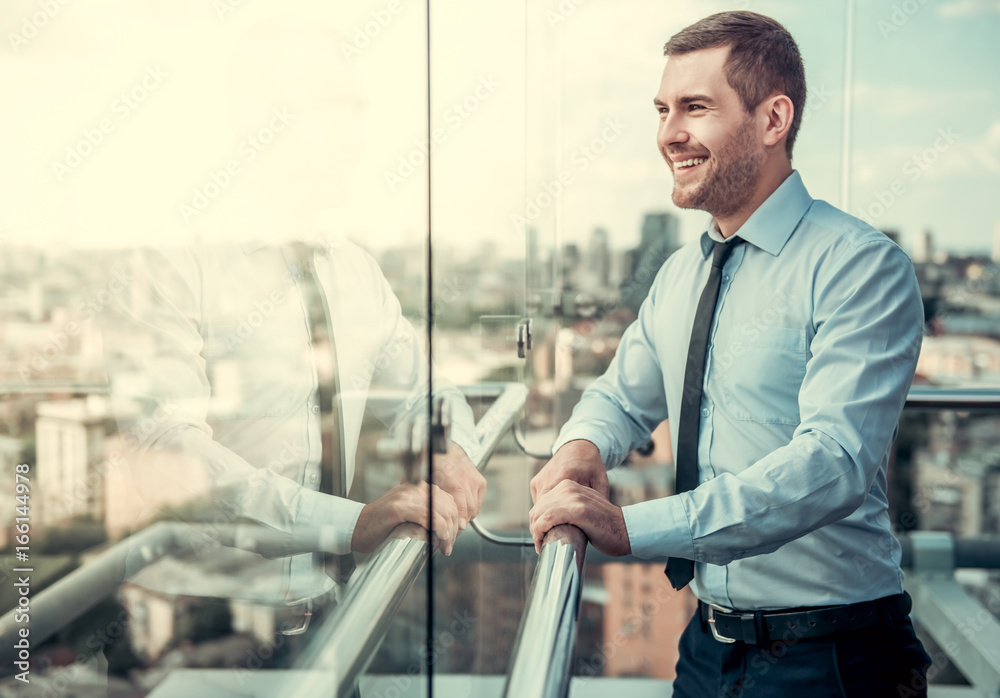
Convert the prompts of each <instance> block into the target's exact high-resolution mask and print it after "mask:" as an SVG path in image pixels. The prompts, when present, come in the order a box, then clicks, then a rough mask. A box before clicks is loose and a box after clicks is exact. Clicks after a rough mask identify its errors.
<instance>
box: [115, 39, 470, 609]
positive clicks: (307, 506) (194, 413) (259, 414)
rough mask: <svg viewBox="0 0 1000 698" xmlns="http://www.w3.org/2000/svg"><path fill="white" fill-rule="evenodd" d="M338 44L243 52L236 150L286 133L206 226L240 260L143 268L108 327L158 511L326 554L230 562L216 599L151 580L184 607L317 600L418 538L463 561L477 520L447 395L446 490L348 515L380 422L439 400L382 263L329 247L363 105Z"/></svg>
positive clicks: (440, 471)
mask: <svg viewBox="0 0 1000 698" xmlns="http://www.w3.org/2000/svg"><path fill="white" fill-rule="evenodd" d="M337 39H338V37H337V36H336V35H332V34H329V33H327V32H325V31H324V30H322V29H316V28H312V27H308V26H305V25H299V24H296V23H295V22H292V21H275V22H269V23H268V24H267V25H266V26H261V27H259V28H256V29H254V30H253V31H251V32H249V33H248V34H247V35H246V36H244V38H243V40H242V41H241V43H240V45H239V46H238V47H237V50H236V52H235V55H234V58H233V61H232V64H231V66H230V75H229V88H230V92H231V94H230V100H229V101H230V103H231V105H232V107H233V109H232V113H233V118H234V121H235V123H236V126H237V129H238V134H239V137H240V138H242V137H243V135H245V134H248V133H258V131H259V129H261V128H262V127H264V126H268V125H273V127H274V128H273V129H272V130H273V131H274V133H272V134H271V136H270V137H269V138H268V139H267V142H264V140H263V139H258V141H256V143H258V144H259V145H253V144H251V145H250V146H249V147H250V150H252V151H253V156H252V157H251V156H250V155H249V152H250V150H248V151H247V155H246V156H245V157H241V160H240V166H241V167H240V170H239V172H238V174H236V175H233V177H232V183H231V184H230V187H229V189H227V190H226V191H225V192H223V193H222V194H221V195H220V196H219V197H218V199H219V200H218V202H217V207H218V208H217V209H216V210H214V211H208V210H206V211H205V212H204V216H203V217H200V218H199V219H198V220H199V223H200V222H201V221H203V220H206V221H207V220H210V219H213V218H214V222H215V227H216V229H217V230H216V231H213V235H214V234H216V233H217V234H220V236H221V235H229V236H236V237H238V238H239V240H238V241H237V240H229V241H220V242H211V243H198V244H194V245H188V246H184V247H178V248H173V249H171V248H166V247H162V246H161V247H160V249H157V250H143V251H141V252H137V253H135V254H133V255H132V257H131V265H130V266H131V269H130V274H131V277H132V278H133V283H132V284H131V285H130V286H129V289H128V292H127V293H126V294H122V296H121V298H120V303H119V304H118V307H117V311H118V312H117V317H116V318H115V319H114V321H112V322H110V323H109V327H108V330H107V336H106V353H107V354H108V357H109V375H110V378H111V381H112V391H113V396H114V399H115V401H116V403H117V408H118V411H119V418H120V420H121V421H122V422H123V423H128V424H129V425H130V426H129V429H130V431H129V433H130V434H132V435H134V436H136V437H137V438H136V441H137V442H138V444H139V446H140V448H139V449H138V451H139V452H138V453H136V454H135V458H136V463H135V467H134V471H135V478H136V480H137V483H138V485H139V488H140V490H141V491H142V492H143V494H144V496H145V497H146V500H147V504H148V505H149V506H153V507H156V506H157V505H160V504H171V505H173V506H175V507H176V506H177V505H179V504H183V505H185V506H187V507H188V508H190V507H192V506H196V505H197V503H198V502H209V501H211V512H212V516H211V517H209V523H210V524H211V525H212V526H215V527H216V528H225V527H226V526H228V525H229V524H231V523H235V522H236V521H240V520H244V519H251V520H253V521H255V522H258V523H260V524H263V525H264V526H266V527H267V528H269V529H272V530H273V532H275V533H277V534H281V535H282V536H284V538H280V540H284V541H285V543H284V544H283V547H282V549H281V550H278V551H277V553H275V551H273V550H269V551H268V554H280V553H281V552H282V551H283V552H286V553H304V552H311V553H315V555H310V554H300V555H293V556H290V557H285V558H283V559H282V560H281V561H280V562H279V563H275V564H273V565H270V566H268V565H264V564H262V562H263V561H262V560H261V559H260V558H257V557H256V556H254V555H252V554H250V553H246V554H243V555H242V557H241V553H240V551H231V550H221V549H218V548H216V549H214V553H213V554H215V555H218V556H221V557H227V556H228V557H233V556H235V557H234V559H236V560H238V562H234V563H233V565H234V566H233V567H231V568H230V572H229V573H228V574H227V575H226V576H227V579H226V580H223V581H220V582H219V584H220V588H219V589H216V590H212V589H206V588H203V581H204V580H198V579H182V578H177V579H174V580H166V579H148V580H147V581H148V582H149V583H151V584H152V585H160V586H163V587H166V588H167V590H169V591H173V592H179V593H191V594H204V595H208V596H220V597H225V596H242V597H244V598H247V597H249V598H262V599H268V598H274V595H275V594H283V595H284V596H285V597H287V598H296V599H297V598H303V597H311V596H316V595H317V594H319V593H321V592H322V591H323V590H324V589H325V588H326V587H328V586H329V581H328V580H327V575H330V576H333V577H334V578H336V576H337V574H335V570H332V569H331V567H332V566H333V565H334V564H336V562H337V561H336V560H335V559H334V558H332V557H331V556H332V555H340V556H343V555H345V554H349V553H350V552H351V551H361V552H367V551H371V550H373V549H374V548H375V547H376V546H377V545H378V544H379V543H380V542H381V541H382V540H384V539H385V538H386V536H387V535H388V534H389V533H390V532H391V531H392V530H393V528H395V527H396V526H397V525H398V524H400V523H404V522H413V523H416V524H419V525H421V526H424V527H425V528H429V529H433V530H434V531H435V533H436V534H437V536H438V537H439V538H440V540H441V544H442V547H443V548H444V551H445V552H446V553H447V552H450V549H451V546H452V544H453V542H454V539H455V536H456V535H457V534H458V533H459V532H460V531H461V530H462V529H463V528H464V527H465V526H466V525H467V523H468V521H469V520H470V519H471V518H472V517H474V516H475V515H476V514H477V513H478V511H479V508H480V506H481V504H482V500H483V495H484V491H485V480H484V479H483V477H482V476H481V475H480V474H479V472H478V471H477V470H476V469H475V467H474V466H473V464H472V463H471V461H470V460H469V457H468V455H467V453H469V454H471V453H474V451H475V449H476V448H477V442H476V439H475V436H474V431H473V428H472V414H471V410H470V409H469V407H468V405H467V404H466V403H465V402H464V400H463V399H462V397H461V394H460V393H459V392H458V391H457V390H456V389H454V388H449V387H446V386H445V387H442V386H438V385H435V389H434V391H433V392H434V393H435V394H436V395H440V396H443V397H446V398H448V401H449V404H450V405H451V410H452V442H451V443H450V444H448V450H447V453H446V454H444V455H442V456H441V457H439V458H438V459H437V460H435V483H436V484H434V485H428V484H427V483H426V482H417V483H416V484H402V485H399V486H396V487H393V488H392V489H390V490H389V491H388V492H387V493H386V494H385V495H383V496H382V497H379V498H378V499H376V500H375V501H373V502H371V503H370V504H366V505H362V504H361V503H358V502H353V501H351V500H349V499H347V498H346V496H345V495H346V494H347V492H348V491H349V489H350V485H351V482H352V480H353V479H354V471H355V452H356V450H357V446H358V439H359V435H360V434H361V431H362V417H363V414H364V412H365V410H366V408H367V409H369V410H370V411H371V412H373V413H374V414H375V415H376V416H377V417H379V418H380V419H381V420H382V421H384V422H385V423H387V424H394V423H399V422H401V421H404V420H405V419H406V418H407V417H409V416H412V415H417V416H418V417H419V416H423V415H425V414H426V413H427V400H428V399H429V393H430V392H431V390H430V388H429V386H428V385H427V376H428V367H427V361H426V358H425V357H424V356H423V354H422V351H421V348H420V342H419V340H418V337H417V335H416V333H415V332H414V329H413V327H412V326H411V325H410V323H409V322H408V321H407V320H406V319H405V318H404V317H403V316H402V314H401V311H400V305H399V302H398V301H397V299H396V297H395V295H394V294H393V292H392V291H391V289H390V288H389V286H388V284H387V282H386V280H385V279H384V277H383V276H382V273H381V271H380V270H379V268H378V266H377V265H376V264H375V262H374V260H373V259H372V258H371V257H370V256H369V255H368V254H367V253H365V252H364V251H362V250H361V249H360V248H358V247H357V246H356V245H353V244H351V243H349V242H347V241H346V240H343V239H342V238H339V237H335V236H325V237H324V236H320V235H318V234H317V232H316V231H317V214H318V213H319V212H320V211H322V210H324V209H328V208H330V207H331V206H333V205H335V204H337V203H339V202H340V201H341V200H342V199H343V198H344V195H345V192H346V188H347V186H348V174H349V172H350V170H351V169H352V168H353V165H354V164H355V161H356V160H357V143H356V140H355V139H356V138H357V126H358V120H359V115H360V109H359V104H361V95H360V90H359V87H358V86H357V85H356V84H355V83H356V79H355V77H354V76H353V74H352V72H351V71H350V70H349V68H348V67H347V66H346V65H345V64H344V63H343V62H342V60H341V58H340V57H339V56H338V53H337V48H336V47H337V46H338V45H339V41H338V40H337ZM279 126H280V127H281V128H280V132H279V128H278V127H279ZM240 152H241V153H242V152H243V148H242V147H241V149H240ZM205 227H208V225H207V224H205ZM397 477H398V476H397ZM397 481H398V479H397ZM431 489H433V490H434V492H433V494H434V496H433V498H432V500H431V501H433V511H429V510H428V502H429V496H428V495H429V491H430V490H431ZM194 517H195V518H203V517H199V515H198V514H197V513H195V514H194ZM236 543H237V545H239V543H240V541H239V540H237V541H236ZM324 554H326V555H324ZM340 562H343V559H342V558H341V559H340ZM278 566H280V567H281V568H283V569H281V570H279V569H277V567H278ZM324 566H325V572H326V573H327V575H324V574H321V573H320V572H319V568H320V567H324ZM349 569H350V567H349V566H348V567H346V570H345V569H343V568H342V569H341V570H340V576H341V581H343V576H344V574H343V573H344V572H349ZM247 570H255V571H257V572H260V573H259V574H258V573H257V572H251V573H248V572H247ZM261 570H263V572H261ZM227 585H228V586H227Z"/></svg>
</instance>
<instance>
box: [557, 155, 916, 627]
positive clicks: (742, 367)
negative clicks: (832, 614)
mask: <svg viewBox="0 0 1000 698" xmlns="http://www.w3.org/2000/svg"><path fill="white" fill-rule="evenodd" d="M736 234H737V235H739V236H740V237H741V238H743V239H744V240H745V244H741V245H739V247H737V248H736V249H735V250H734V251H733V254H732V255H731V256H730V258H729V260H728V261H727V263H726V265H725V267H724V269H723V276H722V287H721V290H720V293H719V300H718V305H717V306H716V313H715V318H714V321H713V326H712V330H711V334H710V337H709V346H708V352H707V353H708V355H707V359H706V366H705V384H704V397H703V400H702V405H701V430H700V435H699V443H698V465H699V483H700V484H699V485H698V487H697V488H695V489H694V490H692V491H690V492H685V493H683V494H678V495H674V496H671V497H664V498H661V499H656V500H652V501H648V502H643V503H640V504H634V505H631V506H626V507H624V515H625V523H626V526H627V528H628V534H629V539H630V541H631V545H632V552H633V554H635V555H637V556H639V557H643V558H650V557H663V556H678V557H684V558H688V559H693V560H695V561H696V564H695V580H694V582H692V589H693V591H694V593H695V594H696V595H697V596H698V598H700V599H702V600H704V601H707V602H710V603H717V604H720V605H723V606H726V607H729V608H735V609H746V610H755V609H776V608H791V607H799V606H820V605H833V604H846V603H854V602H858V601H865V600H868V599H875V598H879V597H883V596H888V595H890V594H897V593H899V592H901V591H902V573H901V572H900V568H899V560H900V548H899V544H898V543H897V542H896V539H895V538H894V537H893V535H892V533H891V531H890V521H889V514H888V504H887V497H886V468H887V463H888V459H889V450H890V447H891V444H892V442H893V439H894V438H895V434H896V429H897V422H898V419H899V415H900V412H901V410H902V408H903V403H904V401H905V399H906V394H907V392H908V390H909V387H910V383H911V381H912V379H913V373H914V370H915V368H916V362H917V356H918V354H919V351H920V340H921V337H922V326H923V307H922V304H921V299H920V291H919V288H918V286H917V281H916V277H915V275H914V272H913V266H912V264H911V262H910V260H909V258H908V257H907V256H906V254H905V253H904V252H903V251H902V250H900V248H899V247H898V246H896V244H895V243H893V242H892V241H891V240H890V239H889V238H888V237H886V236H885V235H883V234H882V233H881V232H879V231H878V230H875V229H874V228H872V227H871V226H869V225H867V224H865V223H863V222H862V221H860V220H858V219H856V218H854V217H852V216H849V215H847V214H845V213H843V212H842V211H840V210H838V209H836V208H834V207H833V206H831V205H829V204H828V203H826V202H824V201H819V200H814V199H813V198H812V197H810V196H809V193H808V192H807V191H806V189H805V187H804V186H803V184H802V180H801V178H800V176H799V174H798V172H792V174H791V175H789V177H788V178H787V179H786V180H785V181H784V182H783V183H782V184H781V186H779V187H778V189H777V190H775V192H774V193H773V194H772V195H771V196H770V197H769V198H768V199H767V200H766V201H765V202H764V203H763V204H762V205H761V206H760V207H759V208H758V209H757V210H756V211H755V212H754V213H753V215H752V216H751V217H750V218H749V219H748V220H747V222H746V223H744V224H743V226H742V227H741V228H740V229H739V230H738V231H737V233H736ZM712 244H713V243H712V240H711V238H710V237H709V236H708V234H707V233H706V234H704V235H703V236H702V237H701V239H700V240H698V241H695V242H692V243H691V244H688V245H685V246H684V247H682V248H681V249H680V250H678V251H677V252H676V253H675V254H673V255H672V256H671V257H670V258H669V259H668V260H667V261H666V262H665V263H664V265H663V266H662V268H661V269H660V271H659V273H658V274H657V276H656V279H655V280H654V283H653V286H652V288H651V290H650V292H649V296H648V297H647V298H646V300H645V302H644V303H643V305H642V307H641V308H640V310H639V317H638V319H637V320H636V321H635V323H633V324H632V325H631V326H630V327H629V328H628V330H627V331H626V332H625V334H624V335H623V337H622V340H621V344H620V346H619V348H618V352H617V353H616V355H615V358H614V360H613V361H612V364H611V366H610V368H609V369H608V370H607V372H606V373H605V374H604V375H603V376H601V377H600V378H599V379H597V380H596V381H595V382H594V384H593V385H591V386H590V387H589V388H588V389H587V391H586V392H585V393H584V395H583V398H582V399H581V401H580V403H579V404H578V405H577V406H576V408H575V410H574V411H573V416H572V417H571V419H570V420H569V422H568V423H567V424H566V425H565V427H564V428H563V429H562V431H561V432H560V435H559V439H558V441H557V442H556V448H558V447H559V446H561V445H562V444H564V443H566V442H567V441H571V440H574V439H586V440H588V441H591V442H593V443H594V444H595V445H596V446H597V447H598V448H599V449H600V452H601V456H602V458H603V459H604V462H605V463H606V464H607V465H608V467H614V466H616V465H619V464H620V463H621V462H622V461H623V460H624V459H625V457H626V456H627V454H628V453H629V451H630V450H631V449H632V448H634V447H636V446H637V445H639V444H641V443H643V442H645V441H646V440H648V439H649V436H650V432H651V431H652V429H653V428H655V427H656V425H657V424H659V423H660V422H661V421H662V420H664V419H666V418H668V417H672V419H671V420H670V436H671V442H672V443H673V444H675V445H676V444H677V429H678V422H679V419H678V418H679V415H680V403H681V393H682V389H683V386H684V366H685V360H686V356H687V349H688V343H689V340H690V336H691V327H692V324H693V322H694V313H695V309H696V306H697V302H698V298H699V297H700V295H701V292H702V289H703V287H704V286H705V282H706V280H707V279H708V274H709V269H710V267H711V248H712ZM675 455H676V451H675ZM675 460H676V459H675Z"/></svg>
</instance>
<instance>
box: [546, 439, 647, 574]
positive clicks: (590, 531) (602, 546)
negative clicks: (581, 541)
mask: <svg viewBox="0 0 1000 698" xmlns="http://www.w3.org/2000/svg"><path fill="white" fill-rule="evenodd" d="M559 450H560V451H562V449H559ZM605 482H607V480H605ZM528 520H529V521H530V522H531V537H532V538H534V539H535V551H536V552H541V551H542V539H543V538H545V534H546V533H548V532H549V529H551V528H554V527H556V526H558V525H559V524H567V523H568V524H573V525H574V526H576V527H577V528H579V529H581V530H582V531H583V532H584V533H586V534H587V538H588V539H589V540H590V544H591V545H593V546H594V547H595V548H597V549H598V550H600V551H601V552H602V553H607V554H608V555H615V556H620V555H628V554H629V553H631V552H632V544H631V543H630V542H629V539H628V530H626V528H625V517H624V515H623V514H622V510H621V507H617V506H615V505H614V504H612V503H611V502H609V501H608V498H607V497H605V496H604V495H602V494H599V493H598V492H597V491H596V490H593V489H591V488H590V487H587V486H585V485H581V484H580V483H578V482H573V481H572V480H563V481H562V482H560V483H559V484H558V485H556V486H555V487H553V488H552V489H551V490H549V491H547V492H545V493H543V494H541V495H539V497H538V498H537V499H536V500H535V506H533V507H532V508H531V511H530V512H528Z"/></svg>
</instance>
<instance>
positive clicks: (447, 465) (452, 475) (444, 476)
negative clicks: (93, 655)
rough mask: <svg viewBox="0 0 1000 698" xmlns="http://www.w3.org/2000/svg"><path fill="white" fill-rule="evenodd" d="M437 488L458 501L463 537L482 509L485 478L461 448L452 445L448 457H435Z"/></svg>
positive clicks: (459, 522) (459, 520) (446, 455)
mask: <svg viewBox="0 0 1000 698" xmlns="http://www.w3.org/2000/svg"><path fill="white" fill-rule="evenodd" d="M434 484H436V485H437V486H438V487H440V488H441V489H443V490H444V491H445V492H447V493H448V494H450V495H451V496H452V498H453V499H454V500H455V504H456V506H457V507H458V532H459V533H461V532H462V531H464V530H465V527H466V526H468V525H469V522H470V521H472V520H473V519H474V518H476V515H477V514H478V513H479V510H480V509H481V508H482V506H483V498H484V497H485V496H486V478H485V477H483V474H482V473H480V472H479V471H478V470H476V466H474V465H473V464H472V461H471V460H469V457H468V456H467V455H466V454H465V451H463V450H462V448H461V447H460V446H459V445H458V444H455V443H449V444H448V453H446V454H444V455H436V456H435V457H434Z"/></svg>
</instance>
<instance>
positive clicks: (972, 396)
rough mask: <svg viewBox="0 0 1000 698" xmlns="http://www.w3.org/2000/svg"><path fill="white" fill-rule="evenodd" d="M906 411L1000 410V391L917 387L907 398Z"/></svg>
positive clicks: (914, 387) (912, 388)
mask: <svg viewBox="0 0 1000 698" xmlns="http://www.w3.org/2000/svg"><path fill="white" fill-rule="evenodd" d="M904 409H910V410H913V409H918V410H1000V390H998V389H996V388H939V387H935V386H930V385H915V386H913V387H911V388H910V392H909V394H908V395H907V396H906V404H905V407H904Z"/></svg>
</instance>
